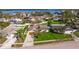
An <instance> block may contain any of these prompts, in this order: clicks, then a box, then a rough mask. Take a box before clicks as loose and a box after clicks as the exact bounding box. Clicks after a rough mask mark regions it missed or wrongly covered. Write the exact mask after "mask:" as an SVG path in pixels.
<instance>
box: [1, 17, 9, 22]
mask: <svg viewBox="0 0 79 59" xmlns="http://www.w3.org/2000/svg"><path fill="white" fill-rule="evenodd" d="M8 21H9V20H8V19H5V18H0V22H8Z"/></svg>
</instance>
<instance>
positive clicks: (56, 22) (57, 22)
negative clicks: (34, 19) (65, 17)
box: [51, 21, 61, 24]
mask: <svg viewBox="0 0 79 59" xmlns="http://www.w3.org/2000/svg"><path fill="white" fill-rule="evenodd" d="M51 23H52V24H61V22H59V21H52V22H51Z"/></svg>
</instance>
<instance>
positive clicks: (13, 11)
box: [0, 9, 61, 13]
mask: <svg viewBox="0 0 79 59" xmlns="http://www.w3.org/2000/svg"><path fill="white" fill-rule="evenodd" d="M60 11H61V10H60V9H0V12H2V13H17V12H29V13H31V12H51V13H54V12H60Z"/></svg>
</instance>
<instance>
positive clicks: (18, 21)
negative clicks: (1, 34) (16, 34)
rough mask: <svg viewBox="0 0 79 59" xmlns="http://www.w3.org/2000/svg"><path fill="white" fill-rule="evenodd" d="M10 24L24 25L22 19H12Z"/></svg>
mask: <svg viewBox="0 0 79 59" xmlns="http://www.w3.org/2000/svg"><path fill="white" fill-rule="evenodd" d="M10 22H11V23H22V19H20V18H12V19H11V20H10Z"/></svg>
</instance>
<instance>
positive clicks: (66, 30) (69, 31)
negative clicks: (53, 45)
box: [64, 28, 77, 34]
mask: <svg viewBox="0 0 79 59" xmlns="http://www.w3.org/2000/svg"><path fill="white" fill-rule="evenodd" d="M75 31H77V30H76V29H71V28H66V29H65V32H64V34H71V33H73V32H75Z"/></svg>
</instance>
